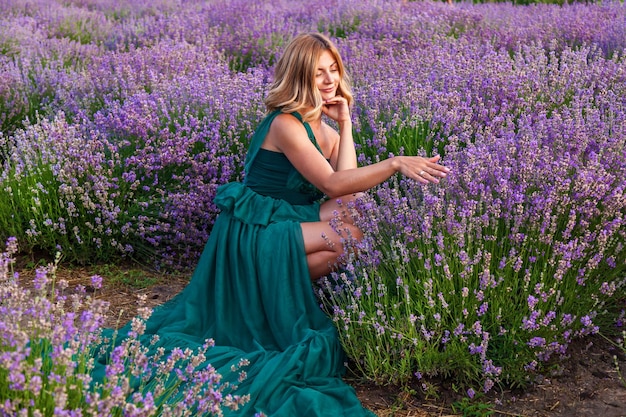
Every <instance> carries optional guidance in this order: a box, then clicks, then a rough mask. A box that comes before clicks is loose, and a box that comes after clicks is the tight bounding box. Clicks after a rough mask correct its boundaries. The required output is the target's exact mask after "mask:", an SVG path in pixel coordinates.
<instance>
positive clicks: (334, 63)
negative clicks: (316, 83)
mask: <svg viewBox="0 0 626 417" xmlns="http://www.w3.org/2000/svg"><path fill="white" fill-rule="evenodd" d="M334 65H339V64H338V63H337V61H333V63H332V64H330V65H329V67H332V66H334ZM317 69H318V70H323V69H324V68H322V67H317Z"/></svg>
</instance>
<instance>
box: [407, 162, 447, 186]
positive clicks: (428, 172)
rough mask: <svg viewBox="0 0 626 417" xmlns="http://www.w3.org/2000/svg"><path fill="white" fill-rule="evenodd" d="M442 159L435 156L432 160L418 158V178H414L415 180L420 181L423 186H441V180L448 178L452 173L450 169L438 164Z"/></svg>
mask: <svg viewBox="0 0 626 417" xmlns="http://www.w3.org/2000/svg"><path fill="white" fill-rule="evenodd" d="M440 159H441V156H439V155H435V156H433V157H430V158H419V157H418V162H419V163H418V164H417V168H416V170H417V176H414V177H413V179H415V180H417V181H419V182H420V183H422V184H428V183H434V184H439V180H440V179H441V178H445V177H447V176H448V173H449V172H450V168H447V167H445V166H443V165H440V164H438V163H437V162H438V161H439V160H440ZM414 172H415V171H414Z"/></svg>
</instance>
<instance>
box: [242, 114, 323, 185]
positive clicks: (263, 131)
mask: <svg viewBox="0 0 626 417" xmlns="http://www.w3.org/2000/svg"><path fill="white" fill-rule="evenodd" d="M281 113H282V111H281V110H280V109H277V110H274V111H273V112H271V113H270V114H268V115H267V116H265V118H264V119H263V120H262V121H261V123H259V126H257V128H256V130H255V131H254V134H253V135H252V139H251V140H250V146H249V148H248V153H247V155H246V164H245V166H244V170H245V173H246V174H247V173H248V171H249V170H250V167H251V166H252V161H254V158H256V156H257V154H258V153H259V149H260V148H261V145H262V144H263V141H264V140H265V136H267V132H268V131H269V130H270V126H271V124H272V122H273V121H274V119H275V118H276V116H278V115H279V114H281ZM288 114H291V115H292V116H294V117H295V118H296V119H298V120H300V122H302V124H303V125H304V128H305V129H306V133H307V135H308V136H309V140H310V141H311V142H313V145H315V147H316V148H317V150H318V151H319V152H320V153H321V154H322V155H323V154H324V153H323V152H322V149H321V148H320V146H319V145H318V143H317V140H316V139H315V135H314V134H313V130H312V129H311V126H310V125H309V123H307V122H305V121H303V120H302V116H301V115H300V113H298V112H293V113H288Z"/></svg>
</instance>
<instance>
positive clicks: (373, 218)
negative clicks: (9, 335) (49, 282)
mask: <svg viewBox="0 0 626 417" xmlns="http://www.w3.org/2000/svg"><path fill="white" fill-rule="evenodd" d="M0 11H2V16H4V17H3V18H2V20H0V51H1V54H0V65H1V66H2V71H1V72H0V74H1V75H0V77H2V78H0V95H1V96H2V100H1V101H0V126H1V127H2V132H3V135H2V136H1V137H0V142H1V143H0V148H1V149H2V157H1V158H2V160H3V162H4V168H3V171H2V176H1V177H0V182H1V183H2V184H1V185H2V187H0V232H1V233H0V234H2V235H5V236H17V237H18V238H19V240H20V242H21V244H22V246H23V247H24V246H26V247H28V246H30V247H40V248H44V249H46V250H48V251H50V252H54V251H56V250H57V249H60V250H62V251H63V253H64V254H65V256H67V257H68V258H73V259H75V260H94V259H96V260H111V259H116V257H118V256H121V255H126V256H133V257H136V258H138V259H142V260H145V259H147V258H150V259H153V258H154V259H157V260H158V262H160V264H161V266H163V265H170V266H178V265H183V266H190V265H193V262H194V260H195V259H197V255H198V253H199V251H200V250H201V248H202V245H203V243H204V241H205V240H206V237H207V236H208V233H209V232H210V228H211V224H212V221H213V219H214V217H215V215H216V208H215V207H214V206H213V204H212V197H213V195H214V192H215V189H216V187H217V186H218V185H219V184H222V183H225V182H228V181H231V180H234V179H238V178H240V175H241V166H242V160H243V158H244V156H245V148H246V144H247V140H248V138H249V135H250V133H251V132H252V131H253V129H254V126H255V125H256V123H257V122H258V121H259V120H260V118H261V117H262V113H263V108H262V98H263V95H264V92H265V90H266V87H267V83H268V80H269V79H270V77H271V66H272V64H273V62H274V60H275V57H276V56H277V54H279V53H280V51H281V48H282V46H283V45H284V43H285V42H286V41H287V40H288V39H289V38H290V37H291V36H292V35H293V34H295V33H298V32H301V31H308V30H320V31H323V32H325V33H328V34H330V35H331V36H332V37H334V38H335V39H336V41H337V44H338V46H339V48H340V50H341V51H342V53H343V55H344V57H345V60H346V64H347V66H348V69H349V71H350V73H351V75H352V78H353V82H354V87H355V93H356V98H357V105H356V108H355V114H354V118H355V131H356V132H355V133H356V137H357V140H358V141H359V143H360V148H359V153H360V156H359V157H360V159H361V160H362V161H363V162H366V161H371V160H374V159H375V158H376V157H377V155H386V154H387V153H401V152H408V153H416V152H427V153H433V152H439V153H441V154H442V155H443V156H444V163H445V164H446V165H447V166H449V167H451V168H452V169H453V173H454V175H451V176H450V177H449V178H448V179H446V181H445V183H442V184H441V185H439V186H438V187H432V188H431V187H420V186H417V185H416V184H414V183H412V182H410V181H405V180H402V179H397V178H394V179H393V180H392V181H390V182H388V183H386V184H384V185H383V186H381V187H380V188H379V189H377V190H375V191H374V192H373V193H371V197H372V198H371V200H369V201H363V202H362V205H363V206H362V207H361V210H360V213H361V215H360V216H361V217H360V218H359V221H360V222H362V223H363V226H364V227H363V228H364V230H368V231H370V232H369V233H368V235H367V236H366V239H365V241H364V243H363V245H362V247H361V248H359V251H360V253H361V255H362V256H361V257H360V259H359V261H358V262H356V261H355V262H353V263H352V264H350V268H348V271H350V270H354V271H355V272H356V274H357V275H358V276H359V279H358V280H356V281H355V280H352V279H346V278H351V277H346V276H345V275H343V276H337V277H334V278H335V279H336V280H337V282H334V283H331V282H329V283H328V287H327V288H322V289H321V290H320V297H321V298H322V301H323V302H324V303H325V304H326V306H327V308H329V311H331V314H332V315H333V317H334V318H335V320H336V321H337V323H338V328H339V329H340V331H341V332H342V336H343V338H344V345H345V346H346V349H347V350H348V352H349V353H350V355H351V356H352V357H354V358H363V359H362V360H361V361H358V362H356V363H355V364H356V365H357V366H359V367H360V368H361V371H362V372H363V373H364V374H365V375H367V376H368V377H370V378H372V379H375V380H379V381H388V380H390V379H392V380H396V381H400V382H404V381H407V380H408V379H409V378H410V377H411V375H413V374H414V373H415V372H416V371H419V372H418V373H417V375H419V376H420V377H422V376H426V375H428V374H429V373H431V374H436V373H443V374H452V375H455V377H456V378H458V379H459V380H463V381H464V382H467V383H468V384H474V383H476V382H477V381H480V382H481V384H484V385H483V389H484V390H486V391H489V389H490V388H491V386H492V384H494V383H497V382H499V381H501V382H508V383H524V382H526V381H527V380H529V378H531V375H532V373H533V372H535V371H540V370H541V364H542V363H543V362H545V361H547V360H549V359H554V358H555V357H556V356H559V355H562V354H564V353H565V352H566V348H567V346H568V344H569V343H570V342H571V341H572V340H573V339H574V338H576V337H578V336H580V335H584V334H588V333H590V332H596V331H597V326H598V325H600V324H603V323H604V324H607V325H615V324H616V323H617V324H620V325H621V321H622V320H623V317H624V312H623V298H620V296H619V294H620V291H621V293H623V288H624V280H625V279H626V278H625V272H624V271H625V270H626V265H625V261H624V258H625V249H624V242H625V241H626V232H625V227H624V214H625V207H626V200H625V194H624V187H625V186H626V180H625V179H624V178H626V162H625V161H626V150H625V146H624V143H626V120H625V119H626V71H625V67H626V62H625V58H624V48H625V43H624V42H625V39H626V9H625V8H624V7H623V6H622V5H621V3H618V2H615V3H612V2H609V3H604V4H602V5H575V6H567V7H563V8H561V7H555V6H546V5H537V6H531V7H523V8H522V7H513V6H510V5H505V4H500V5H493V4H491V5H480V6H474V5H470V4H455V5H448V4H443V3H429V2H408V3H407V2H389V1H377V0H371V1H367V2H355V1H336V2H313V3H311V2H299V1H298V2H285V3H273V4H272V5H269V4H266V3H265V2H249V1H231V2H226V3H224V2H194V1H190V2H184V3H180V2H174V1H172V2H168V1H166V0H164V1H161V2H147V1H146V2H144V3H141V2H136V1H133V2H130V1H128V2H109V3H107V2H103V1H74V2H62V3H56V2H53V1H51V0H48V1H45V0H40V1H39V2H35V1H33V2H29V3H28V4H27V5H21V4H18V5H16V4H13V3H11V2H9V3H1V4H0ZM331 281H332V279H331ZM620 302H621V303H622V305H621V306H620V305H619V303H620ZM385 364H387V365H385Z"/></svg>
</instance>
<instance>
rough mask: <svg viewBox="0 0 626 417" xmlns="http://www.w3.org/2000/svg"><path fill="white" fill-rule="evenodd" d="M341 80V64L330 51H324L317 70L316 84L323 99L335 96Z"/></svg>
mask: <svg viewBox="0 0 626 417" xmlns="http://www.w3.org/2000/svg"><path fill="white" fill-rule="evenodd" d="M339 81H341V75H340V74H339V65H338V64H337V61H336V60H335V58H334V57H333V54H331V53H330V52H329V51H324V52H322V55H320V58H319V60H318V61H317V69H316V70H315V85H316V86H317V88H318V89H319V90H320V93H321V94H322V99H323V100H328V99H329V98H333V97H335V95H336V94H337V88H338V87H339Z"/></svg>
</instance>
